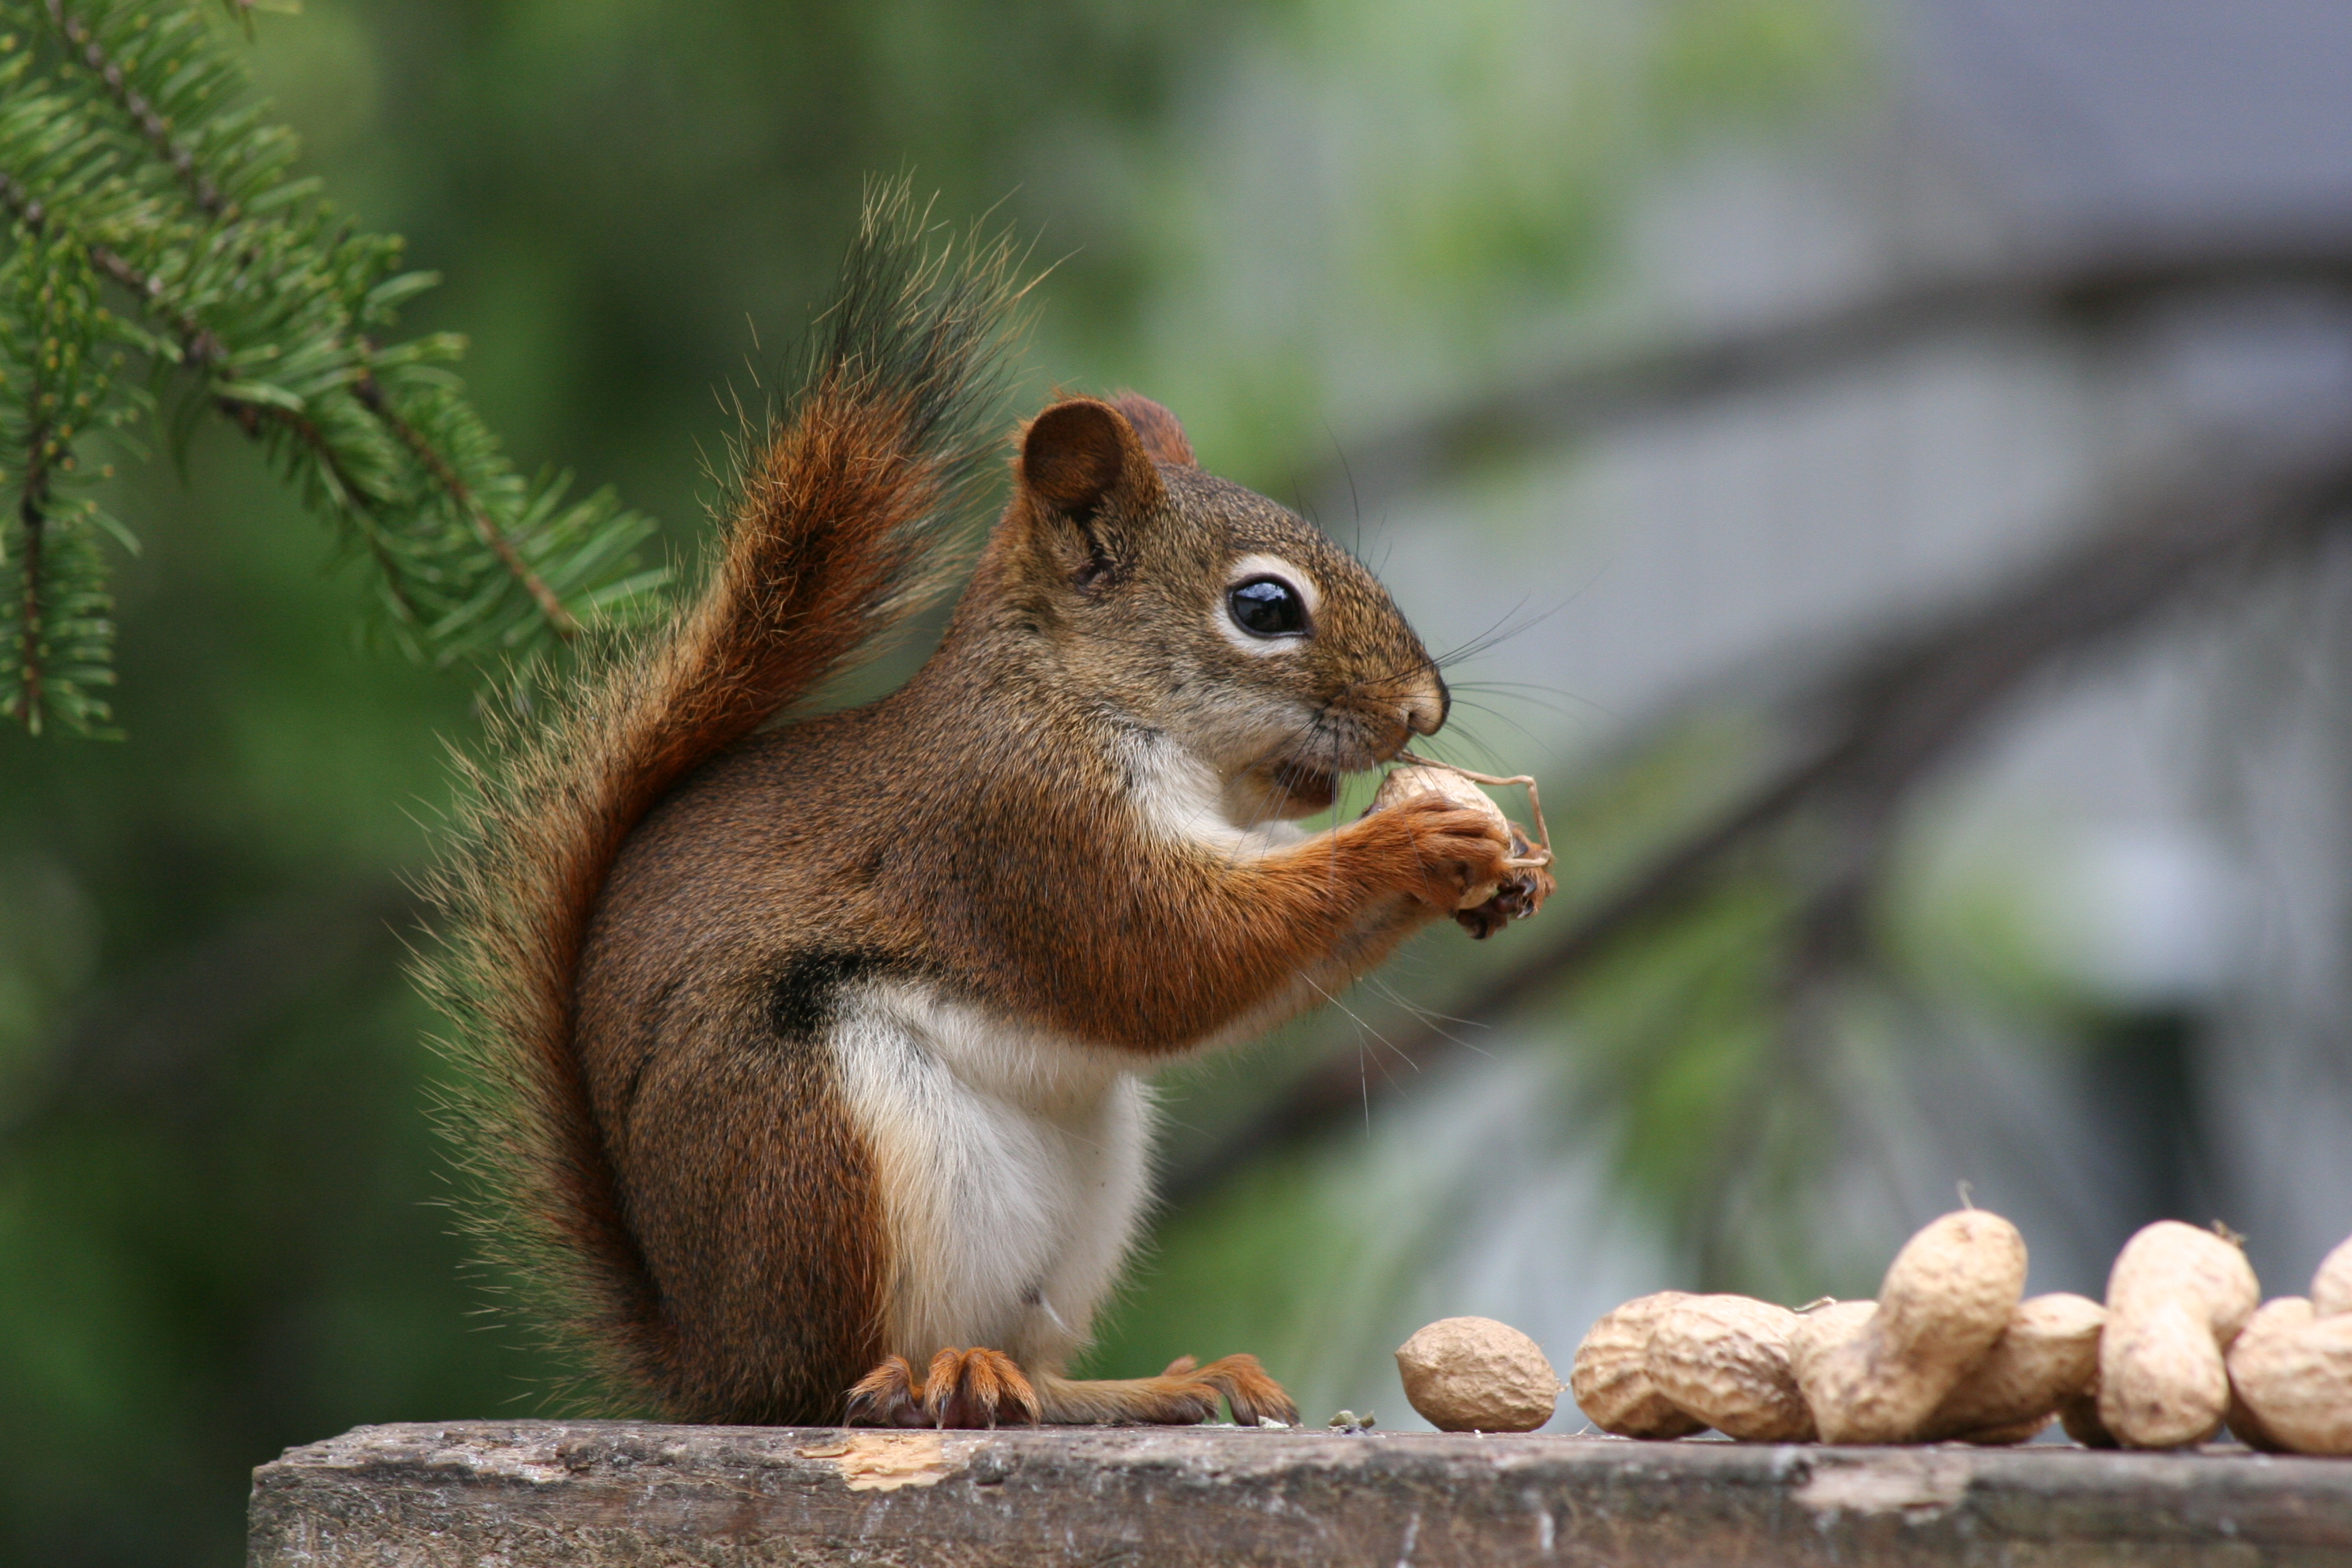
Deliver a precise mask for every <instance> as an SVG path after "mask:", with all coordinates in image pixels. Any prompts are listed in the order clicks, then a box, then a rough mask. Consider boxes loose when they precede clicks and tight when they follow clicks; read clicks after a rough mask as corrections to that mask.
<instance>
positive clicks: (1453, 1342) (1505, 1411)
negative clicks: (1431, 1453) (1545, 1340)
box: [1396, 1318, 1560, 1432]
mask: <svg viewBox="0 0 2352 1568" xmlns="http://www.w3.org/2000/svg"><path fill="white" fill-rule="evenodd" d="M1396 1360H1397V1375H1398V1376H1399V1377H1400V1378H1402V1380H1403V1382H1404V1396H1405V1398H1406V1399H1408V1400H1410V1401H1412V1407H1413V1408H1414V1409H1415V1410H1418V1411H1420V1412H1421V1414H1422V1415H1423V1416H1425V1417H1427V1419H1428V1421H1429V1424H1430V1425H1431V1426H1435V1427H1436V1428H1437V1429H1438V1430H1439V1431H1441V1432H1532V1431H1534V1430H1535V1429H1536V1428H1537V1427H1538V1426H1542V1425H1543V1424H1544V1423H1545V1422H1547V1421H1549V1420H1550V1419H1551V1413H1552V1409H1553V1407H1554V1406H1555V1405H1558V1403H1559V1387H1560V1384H1559V1374H1558V1373H1554V1372H1553V1371H1552V1368H1551V1363H1550V1362H1549V1360H1548V1359H1546V1358H1545V1355H1544V1353H1543V1348H1542V1347H1541V1346H1539V1345H1538V1344H1537V1343H1536V1342H1535V1341H1533V1340H1531V1339H1529V1338H1528V1336H1527V1335H1525V1334H1523V1333H1521V1332H1519V1331H1518V1330H1517V1329H1515V1328H1513V1327H1511V1326H1510V1325H1509V1324H1508V1323H1498V1322H1496V1321H1495V1320H1494V1319H1492V1318H1442V1319H1440V1320H1439V1321H1436V1322H1434V1323H1431V1324H1430V1325H1428V1326H1427V1327H1426V1328H1423V1329H1420V1330H1417V1331H1415V1332H1414V1333H1413V1336H1412V1338H1411V1339H1409V1340H1407V1341H1405V1342H1404V1343H1403V1344H1402V1345H1399V1346H1398V1347H1397V1352H1396Z"/></svg>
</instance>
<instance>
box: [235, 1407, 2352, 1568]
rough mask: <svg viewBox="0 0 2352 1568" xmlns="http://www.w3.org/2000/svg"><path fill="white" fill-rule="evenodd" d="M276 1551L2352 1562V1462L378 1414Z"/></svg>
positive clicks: (640, 1559) (265, 1510) (1022, 1560)
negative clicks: (400, 1418)
mask: <svg viewBox="0 0 2352 1568" xmlns="http://www.w3.org/2000/svg"><path fill="white" fill-rule="evenodd" d="M248 1561H249V1563H250V1564H251V1565H252V1568H360V1565H362V1564H364V1565H366V1568H444V1565H453V1568H454V1565H456V1564H465V1565H467V1568H526V1565H528V1568H541V1565H549V1568H556V1565H561V1568H656V1565H658V1568H685V1565H689V1564H690V1565H693V1568H749V1565H751V1564H760V1565H763V1568H764V1565H767V1564H794V1565H800V1564H820V1563H821V1564H828V1565H829V1564H835V1563H877V1564H890V1565H892V1568H919V1565H920V1568H929V1565H931V1564H941V1565H946V1564H953V1565H954V1568H996V1565H999V1564H1003V1565H1005V1568H1012V1565H1014V1564H1018V1565H1020V1568H1042V1565H1059V1564H1087V1565H1089V1568H1099V1565H1107V1564H1114V1563H1118V1564H1135V1565H1137V1568H1187V1565H1190V1564H1194V1563H1219V1564H1227V1563H1284V1564H1300V1563H1306V1564H1318V1565H1328V1568H1349V1565H1353V1564H1366V1565H1371V1564H1377V1565H1378V1568H1397V1565H1411V1568H1445V1565H1447V1564H1468V1563H1478V1564H1487V1563H1503V1564H1514V1565H1516V1564H1530V1565H1532V1564H1556V1563H1557V1564H1574V1565H1579V1568H1603V1565H1606V1568H1653V1565H1657V1568H1664V1565H1666V1564H1673V1565H1674V1568H1690V1565H1704V1568H1746V1565H1759V1568H1760V1565H1764V1564H1772V1565H1776V1568H1777V1565H1780V1564H1801V1565H1807V1568H1811V1565H1813V1564H1822V1565H1827V1564H1832V1563H1833V1564H1838V1565H1840V1568H1871V1565H1878V1564H1901V1565H1904V1568H1912V1565H1917V1568H1931V1565H1932V1568H1946V1565H1948V1564H1971V1565H1978V1564H1981V1565H1984V1568H1996V1565H1997V1568H2043V1565H2047V1568H2061V1565H2063V1568H2110V1565H2112V1568H2125V1565H2126V1564H2127V1565H2129V1568H2170V1565H2173V1564H2188V1563H2198V1564H2208V1563H2218V1564H2230V1565H2232V1568H2235V1565H2241V1564H2246V1565H2251V1564H2257V1563H2261V1564H2271V1563H2276V1564H2293V1565H2294V1568H2305V1565H2311V1568H2316V1565H2318V1564H2322V1563H2326V1564H2330V1565H2334V1568H2343V1565H2345V1564H2347V1563H2352V1461H2347V1460H2328V1459H2306V1458H2269V1457H2265V1456H2261V1455H2254V1454H2248V1453H2246V1452H2244V1451H2243V1450H2232V1451H2228V1452H2212V1451H2208V1452H2205V1453H2201V1454H2114V1453H2092V1452H2088V1451H2085V1450H2082V1449H2074V1448H2062V1447H2030V1448H2012V1449H1990V1450H1978V1449H1969V1448H1959V1447H1937V1448H1822V1447H1762V1446H1759V1447H1748V1446H1744V1445H1735V1444H1729V1443H1719V1442H1681V1443H1632V1442H1625V1441H1622V1440H1619V1439H1614V1438H1597V1437H1569V1436H1525V1437H1476V1436H1438V1435H1434V1434H1394V1435H1389V1434H1368V1435H1363V1436H1339V1435H1334V1434H1328V1433H1323V1432H1315V1431H1298V1432H1274V1431H1236V1430H1234V1429H1232V1428H1223V1429H1220V1428H1215V1427H1206V1428H1201V1427H1195V1428H1185V1429H1157V1430H1149V1429H1147V1430H1131V1429H1130V1430H1093V1429H1082V1430H1075V1431H1071V1430H1064V1431H1046V1432H1035V1431H1007V1432H994V1433H979V1432H973V1433H966V1432H949V1433H930V1432H908V1433H882V1432H858V1433H844V1432H837V1431H830V1430H800V1429H787V1428H760V1427H732V1426H650V1425H643V1424H638V1423H633V1422H595V1421H590V1422H468V1423H453V1424H450V1425H446V1426H424V1425H415V1426H362V1427H361V1428H359V1429H357V1430H356V1431H352V1432H350V1433H347V1434H345V1435H344V1436H341V1437H337V1438H333V1439H331V1440H330V1441H328V1442H324V1443H314V1444H312V1445H310V1447H302V1448H295V1449H290V1450H289V1451H288V1453H287V1454H286V1455H285V1457H284V1458H280V1459H278V1461H276V1462H275V1463H273V1464H268V1465H264V1466H262V1467H261V1468H260V1469H259V1470H257V1471H256V1472H255V1476H254V1489H253V1510H252V1547H251V1556H250V1558H249V1560H248Z"/></svg>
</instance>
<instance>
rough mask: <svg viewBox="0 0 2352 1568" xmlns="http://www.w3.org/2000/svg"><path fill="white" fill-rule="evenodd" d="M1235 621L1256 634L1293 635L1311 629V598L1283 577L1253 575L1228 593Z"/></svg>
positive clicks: (1226, 600) (1248, 631)
mask: <svg viewBox="0 0 2352 1568" xmlns="http://www.w3.org/2000/svg"><path fill="white" fill-rule="evenodd" d="M1225 607H1226V608H1227V609H1229V610H1231V611H1232V612H1233V616H1234V625H1235V626H1239V627H1241V629H1242V630H1244V631H1245V632H1247V633H1249V635H1250V636H1252V637H1298V636H1301V635H1303V634H1304V633H1305V632H1306V630H1307V601H1305V600H1304V599H1302V598H1300V597H1299V596H1298V590H1297V589H1296V588H1294V587H1292V586H1291V585H1290V584H1287V583H1286V582H1284V581H1283V580H1282V579H1281V578H1279V577H1253V578H1251V579H1250V580H1249V581H1248V582H1246V583H1244V584H1239V585H1238V586H1236V587H1235V588H1234V591H1233V592H1232V593H1230V594H1228V595H1225Z"/></svg>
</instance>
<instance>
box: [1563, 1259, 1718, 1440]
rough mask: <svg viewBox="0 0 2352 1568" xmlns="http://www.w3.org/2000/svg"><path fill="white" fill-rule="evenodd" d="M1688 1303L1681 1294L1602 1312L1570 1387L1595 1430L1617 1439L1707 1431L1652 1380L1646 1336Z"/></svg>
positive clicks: (1665, 1293)
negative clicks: (1668, 1315) (1676, 1309)
mask: <svg viewBox="0 0 2352 1568" xmlns="http://www.w3.org/2000/svg"><path fill="white" fill-rule="evenodd" d="M1687 1300H1690V1297H1689V1295H1688V1293H1686V1292H1685V1291H1681V1290H1660V1291H1657V1292H1656V1293H1654V1294H1653V1295H1648V1296H1637V1297H1635V1298H1634V1299H1633V1300H1630V1301H1628V1302H1626V1303H1625V1304H1624V1305H1623V1306H1622V1307H1618V1308H1616V1309H1614V1310H1611V1311H1608V1312H1605V1313H1603V1314H1601V1321H1599V1322H1597V1323H1595V1324H1593V1325H1592V1327H1591V1331H1588V1332H1587V1333H1586V1334H1585V1336H1584V1342H1583V1343H1581V1344H1580V1345H1578V1346H1577V1347H1576V1361H1575V1363H1574V1364H1573V1365H1571V1366H1570V1368H1569V1373H1568V1386H1569V1390H1570V1393H1572V1394H1575V1396H1576V1403H1577V1407H1578V1408H1579V1409H1580V1410H1582V1411H1583V1412H1584V1414H1585V1415H1587V1416H1589V1417H1591V1421H1592V1424H1593V1425H1594V1426H1598V1427H1600V1428H1601V1430H1602V1431H1603V1432H1614V1433H1616V1434H1617V1435H1618V1436H1621V1437H1653V1438H1666V1437H1687V1436H1690V1435H1691V1434H1692V1433H1694V1432H1704V1431H1706V1422H1704V1421H1701V1420H1700V1419H1698V1418H1697V1417H1696V1416H1695V1415H1691V1414H1690V1412H1688V1411H1686V1410H1685V1409H1683V1408H1682V1407H1681V1406H1680V1405H1676V1404H1675V1402H1674V1401H1673V1400H1671V1399H1668V1398H1667V1397H1666V1396H1665V1395H1664V1394H1661V1393H1659V1392H1658V1385H1657V1384H1654V1383H1653V1382H1651V1381H1650V1371H1649V1353H1650V1332H1651V1331H1652V1330H1653V1329H1654V1328H1656V1327H1657V1323H1658V1320H1659V1319H1660V1318H1662V1317H1664V1316H1665V1314H1666V1313H1667V1311H1668V1310H1671V1309H1672V1308H1674V1307H1675V1306H1676V1305H1678V1304H1680V1303H1681V1302H1684V1301H1687Z"/></svg>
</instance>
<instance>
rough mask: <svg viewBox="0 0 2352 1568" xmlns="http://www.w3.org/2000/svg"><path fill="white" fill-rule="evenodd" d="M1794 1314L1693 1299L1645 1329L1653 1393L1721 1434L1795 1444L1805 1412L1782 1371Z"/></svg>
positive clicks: (1726, 1300) (1804, 1438)
mask: <svg viewBox="0 0 2352 1568" xmlns="http://www.w3.org/2000/svg"><path fill="white" fill-rule="evenodd" d="M1797 1322H1798V1318H1797V1314H1796V1313H1794V1312H1792V1311H1790V1310H1789V1309H1788V1308H1786V1307H1779V1306H1774V1305H1773V1304H1772V1303H1770V1302H1769V1301H1758V1300H1751V1299H1749V1298H1748V1297H1746V1296H1693V1297H1691V1298H1689V1299H1688V1300H1684V1301H1680V1302H1677V1303H1675V1305H1674V1306H1673V1307H1671V1308H1669V1309H1668V1310H1666V1312H1665V1313H1664V1315H1663V1316H1661V1317H1660V1318H1659V1319H1658V1322H1657V1326H1656V1327H1655V1328H1654V1329H1653V1330H1651V1331H1650V1348H1649V1352H1648V1354H1647V1356H1646V1357H1645V1358H1644V1363H1643V1364H1644V1366H1645V1368H1646V1370H1647V1371H1648V1373H1649V1374H1650V1381H1651V1383H1652V1384H1654V1385H1655V1386H1656V1387H1657V1390H1658V1392H1659V1393H1661V1394H1664V1395H1665V1397H1666V1398H1668V1399H1669V1400H1672V1401H1673V1402H1674V1403H1675V1405H1679V1406H1681V1407H1682V1408H1683V1409H1684V1410H1685V1411H1687V1412H1688V1413H1689V1414H1690V1415H1693V1416H1696V1418H1697V1419H1699V1420H1701V1421H1704V1422H1706V1424H1707V1425H1708V1426H1712V1427H1714V1428H1715V1429H1716V1430H1717V1431H1718V1432H1720V1433H1722V1434H1723V1435H1724V1436H1727V1437H1736V1438H1738V1439H1739V1440H1740V1441H1741V1442H1745V1443H1803V1442H1808V1441H1810V1440H1811V1438H1812V1436H1813V1417H1812V1413H1811V1411H1809V1410H1807V1409H1806V1408H1805V1400H1804V1396H1803V1395H1802V1394H1800V1393H1799V1392H1798V1391H1797V1380H1796V1378H1795V1376H1794V1374H1792V1373H1790V1370H1789V1339H1790V1334H1791V1333H1792V1332H1793V1331H1795V1329H1796V1326H1797Z"/></svg>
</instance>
